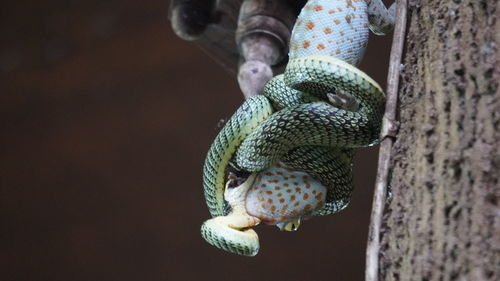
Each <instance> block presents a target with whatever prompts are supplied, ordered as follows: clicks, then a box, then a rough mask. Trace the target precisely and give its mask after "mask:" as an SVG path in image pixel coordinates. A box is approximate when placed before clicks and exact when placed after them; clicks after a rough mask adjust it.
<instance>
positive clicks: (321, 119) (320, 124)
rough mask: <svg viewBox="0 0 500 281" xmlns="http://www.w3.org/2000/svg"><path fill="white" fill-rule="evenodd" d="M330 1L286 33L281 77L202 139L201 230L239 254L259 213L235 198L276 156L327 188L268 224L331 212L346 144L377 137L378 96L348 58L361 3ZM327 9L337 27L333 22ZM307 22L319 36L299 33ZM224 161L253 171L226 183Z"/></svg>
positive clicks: (348, 180)
mask: <svg viewBox="0 0 500 281" xmlns="http://www.w3.org/2000/svg"><path fill="white" fill-rule="evenodd" d="M374 2H377V1H374ZM339 3H340V1H321V0H319V1H309V2H308V4H307V5H306V6H305V7H304V9H303V10H302V12H301V14H300V15H299V19H298V20H297V23H296V25H295V27H294V30H293V33H292V39H291V43H290V46H291V52H290V60H289V63H288V64H287V67H286V70H285V73H284V75H278V76H276V77H275V78H273V79H272V80H271V81H270V82H268V84H267V85H266V87H265V89H264V96H257V97H253V98H250V99H248V100H247V101H245V102H244V103H243V105H242V106H241V107H240V108H239V109H238V111H237V112H236V113H235V114H234V115H233V117H231V119H230V120H229V122H228V123H227V124H226V125H225V126H224V128H223V129H222V130H221V132H220V133H219V135H218V136H217V138H216V140H215V141H214V143H213V144H212V146H211V148H210V150H209V152H208V155H207V158H206V161H205V166H204V174H203V183H204V191H205V198H206V202H207V205H208V208H209V210H210V213H211V214H212V216H213V217H214V218H213V219H211V220H208V221H207V222H205V223H204V224H203V225H202V236H203V237H204V238H205V240H207V241H208V242H209V243H210V244H212V245H214V246H216V247H218V248H221V249H224V250H227V251H230V252H233V253H237V254H241V255H249V256H252V255H255V254H256V253H257V251H258V238H257V236H256V234H255V232H253V230H251V227H252V226H254V225H256V224H258V223H259V222H261V221H265V219H264V218H263V217H256V216H255V215H254V214H249V213H248V212H247V210H246V209H245V207H244V206H245V200H246V196H247V193H248V190H250V189H252V188H253V189H255V188H258V186H256V185H254V182H255V178H258V179H259V180H262V179H265V177H266V174H272V173H270V172H269V171H270V170H269V169H273V167H272V165H274V164H275V163H278V162H280V163H281V162H282V163H284V164H286V166H287V167H289V169H290V173H292V174H293V173H294V172H293V171H295V170H298V171H302V172H305V173H307V174H308V175H310V176H312V177H314V178H315V179H317V180H319V181H320V182H321V184H323V185H324V186H326V187H327V194H326V199H324V200H325V202H324V204H323V203H322V202H319V203H318V204H317V208H312V207H309V209H308V210H299V211H298V212H296V213H297V217H289V216H286V217H283V220H282V221H279V222H276V223H282V224H284V223H287V222H290V221H296V220H297V219H298V220H300V216H310V215H326V214H331V213H335V212H338V211H340V210H342V209H343V208H345V207H346V206H347V204H348V202H349V200H350V196H351V193H352V175H351V165H352V156H353V153H354V150H353V149H354V148H356V147H362V146H370V145H374V144H376V143H377V142H378V136H379V131H380V126H381V118H382V114H383V107H384V102H385V98H384V94H383V91H382V89H381V88H380V86H379V85H378V84H377V83H376V82H375V81H373V80H372V79H371V78H370V77H369V76H368V75H366V74H365V73H363V72H362V71H360V70H359V69H357V68H356V67H354V66H353V65H352V64H356V63H357V62H359V60H360V59H361V56H362V54H363V52H364V48H365V46H366V40H367V38H368V36H367V31H368V29H367V28H368V16H367V9H368V7H367V5H366V3H365V2H364V1H361V0H360V1H346V2H344V1H342V3H347V7H340V4H339ZM384 9H385V6H384ZM321 11H323V12H321ZM351 13H352V14H351ZM318 14H320V15H322V16H319V17H318ZM326 14H328V15H329V16H326ZM332 14H335V15H336V17H339V18H342V19H343V20H345V21H346V25H345V26H342V28H337V29H335V26H332V24H331V22H334V23H335V22H336V18H335V17H334V18H332ZM313 20H314V21H313ZM318 20H320V22H318ZM328 20H333V21H331V22H330V23H328V22H329V21H328ZM314 28H318V29H319V33H318V34H320V35H318V34H316V35H311V34H308V33H307V31H310V30H312V29H314ZM358 29H359V32H358ZM333 32H337V34H336V35H332V33H333ZM346 34H347V35H348V36H346ZM350 35H352V37H349V36H350ZM341 36H346V37H344V39H339V37H341ZM346 38H347V39H346ZM313 39H314V40H313ZM322 40H324V41H322ZM304 42H307V43H304ZM329 44H330V45H329ZM332 94H333V95H339V96H342V95H344V96H345V95H347V96H349V97H352V98H354V99H356V101H357V102H358V104H359V109H355V110H353V109H351V108H347V109H346V108H342V107H341V106H339V105H338V104H334V105H332V103H331V102H329V95H332ZM230 162H231V163H232V166H233V167H235V168H236V169H238V170H241V171H246V172H253V174H252V176H250V177H249V179H248V180H247V181H245V183H243V184H242V185H241V186H240V187H237V188H235V189H232V188H229V187H226V186H225V175H226V172H227V166H228V165H229V163H230ZM284 177H285V178H287V177H286V175H284ZM270 182H271V181H270ZM290 183H291V182H290ZM317 190H320V189H317ZM280 194H281V193H280ZM280 196H281V195H280ZM276 198H277V197H275V199H276ZM281 198H282V197H280V199H279V200H284V199H281ZM305 199H306V196H305V195H304V200H305ZM287 200H291V199H287ZM322 200H323V199H322ZM270 201H272V199H271V200H270ZM290 202H291V201H290ZM285 203H286V202H285ZM320 203H321V204H320ZM307 205H308V204H306V205H305V206H307ZM262 206H263V207H264V205H262ZM287 206H288V205H287ZM273 212H274V210H273ZM294 228H295V227H294ZM224 229H226V230H227V231H225V230H224Z"/></svg>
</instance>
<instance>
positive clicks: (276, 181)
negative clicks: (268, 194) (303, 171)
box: [267, 180, 279, 183]
mask: <svg viewBox="0 0 500 281" xmlns="http://www.w3.org/2000/svg"><path fill="white" fill-rule="evenodd" d="M267 182H269V183H273V182H274V183H278V182H279V181H278V180H267Z"/></svg>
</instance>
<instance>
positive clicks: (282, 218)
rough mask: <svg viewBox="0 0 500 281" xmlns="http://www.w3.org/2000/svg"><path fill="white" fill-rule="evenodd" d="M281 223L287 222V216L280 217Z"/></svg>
mask: <svg viewBox="0 0 500 281" xmlns="http://www.w3.org/2000/svg"><path fill="white" fill-rule="evenodd" d="M280 219H281V220H282V221H287V220H288V217H287V216H281V218H280Z"/></svg>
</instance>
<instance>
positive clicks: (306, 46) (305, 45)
mask: <svg viewBox="0 0 500 281" xmlns="http://www.w3.org/2000/svg"><path fill="white" fill-rule="evenodd" d="M309 46H311V42H309V41H307V40H305V41H304V42H303V43H302V47H303V48H304V49H307V48H309Z"/></svg>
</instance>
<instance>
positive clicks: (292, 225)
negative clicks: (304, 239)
mask: <svg viewBox="0 0 500 281" xmlns="http://www.w3.org/2000/svg"><path fill="white" fill-rule="evenodd" d="M299 226H300V218H298V219H294V220H292V221H290V222H288V223H287V224H286V225H285V227H284V228H283V229H284V230H286V231H296V230H297V229H298V228H299Z"/></svg>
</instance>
